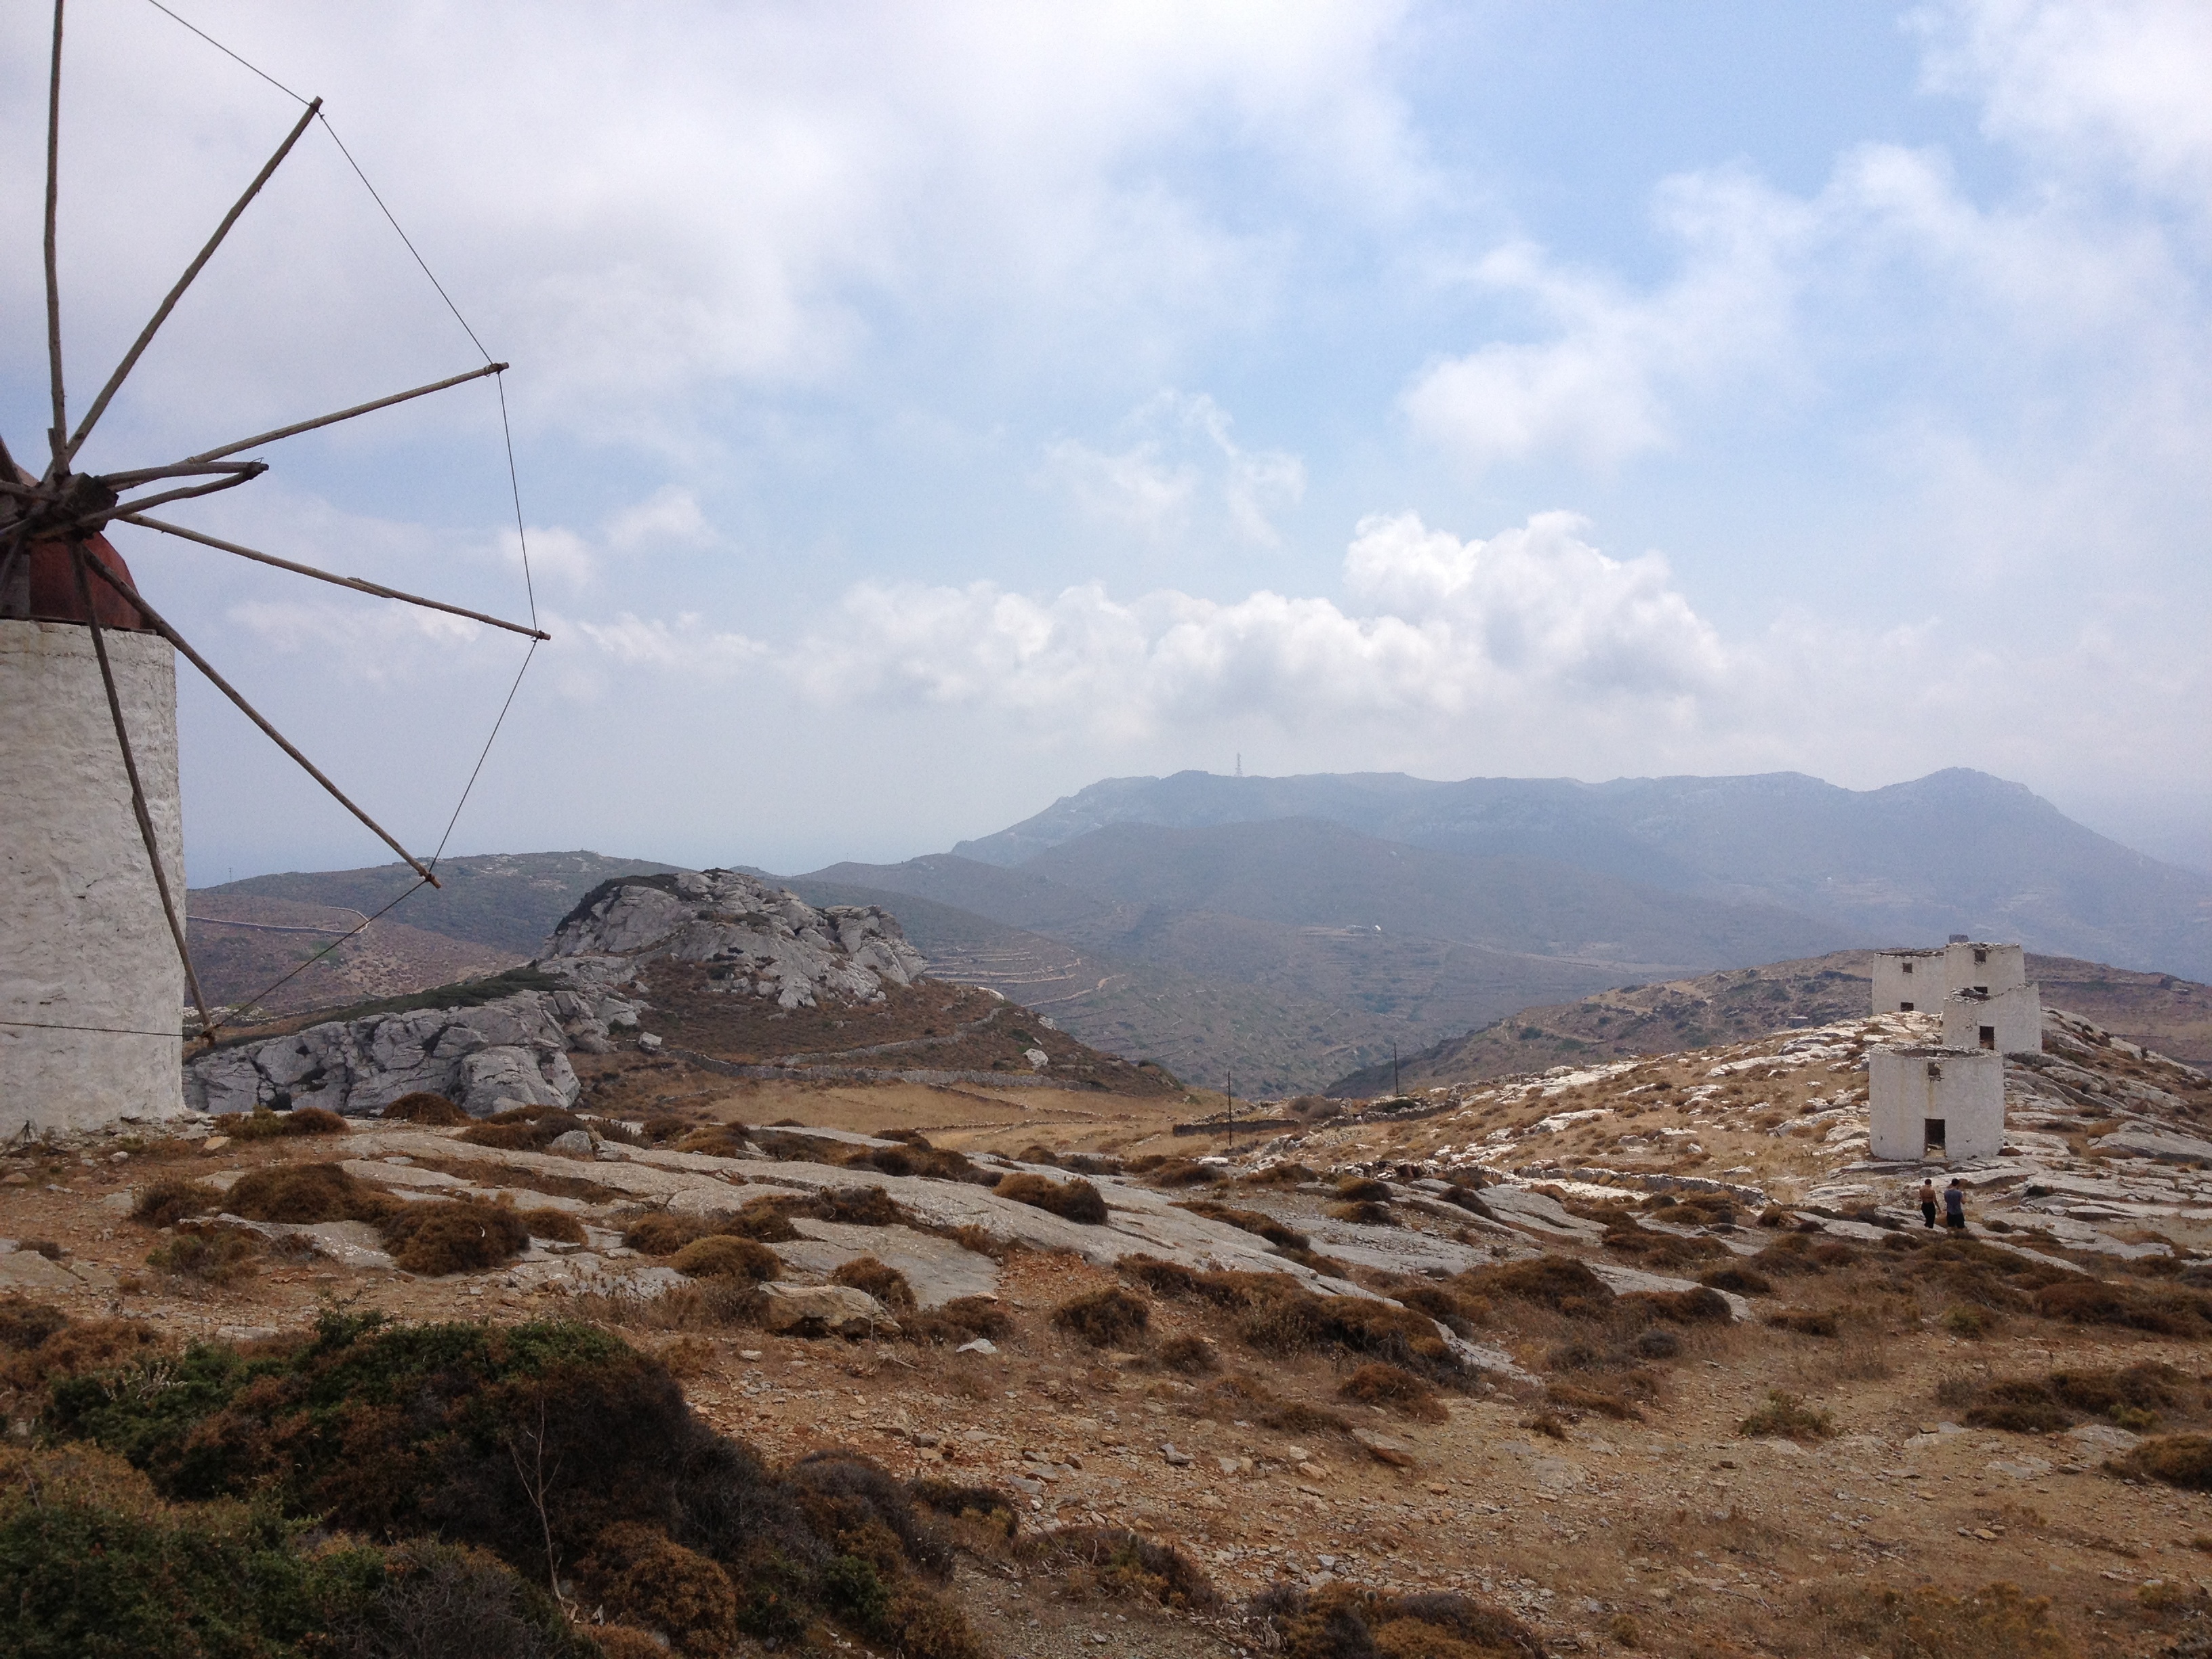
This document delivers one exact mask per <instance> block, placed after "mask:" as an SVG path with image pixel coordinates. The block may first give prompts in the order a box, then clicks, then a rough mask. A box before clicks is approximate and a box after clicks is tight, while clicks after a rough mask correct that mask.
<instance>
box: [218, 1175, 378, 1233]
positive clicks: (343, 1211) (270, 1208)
mask: <svg viewBox="0 0 2212 1659" xmlns="http://www.w3.org/2000/svg"><path fill="white" fill-rule="evenodd" d="M222 1208H223V1209H224V1210H226V1211H228V1212H229V1213H230V1214H232V1215H235V1216H243V1217H245V1218H246V1219H247V1220H248V1221H283V1222H290V1223H294V1224H300V1225H306V1224H312V1223H313V1222H317V1221H374V1222H381V1221H383V1220H384V1219H385V1218H386V1217H387V1216H390V1215H392V1213H393V1212H396V1211H398V1210H399V1209H402V1208H404V1204H403V1203H402V1201H401V1200H398V1199H396V1198H394V1197H392V1195H391V1194H389V1193H386V1192H381V1191H379V1190H378V1189H377V1188H374V1187H372V1186H370V1185H369V1184H368V1182H365V1181H362V1180H358V1179H356V1177H355V1176H350V1175H348V1174H347V1173H346V1172H345V1170H343V1169H341V1168H340V1167H339V1166H338V1165H337V1164H270V1165H268V1166H267V1167H266V1168H264V1169H259V1170H248V1171H247V1172H246V1174H244V1175H242V1176H239V1178H238V1179H237V1180H236V1181H234V1182H232V1183H231V1188H230V1190H229V1191H228V1193H225V1194H223V1197H222Z"/></svg>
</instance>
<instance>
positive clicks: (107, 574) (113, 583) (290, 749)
mask: <svg viewBox="0 0 2212 1659" xmlns="http://www.w3.org/2000/svg"><path fill="white" fill-rule="evenodd" d="M87 563H88V566H89V568H90V570H91V573H92V574H94V575H95V576H97V577H99V578H100V580H102V581H104V582H106V584H107V585H108V586H110V587H112V588H113V589H114V590H115V591H116V592H118V593H119V594H121V595H122V596H123V600H124V603H125V604H126V605H130V606H131V607H132V608H133V609H134V610H136V611H137V612H138V614H139V615H140V616H142V617H144V618H145V619H146V625H147V626H148V627H149V628H151V629H153V630H154V631H155V633H156V634H159V635H161V637H162V638H163V639H165V640H167V641H168V642H169V643H170V644H171V645H173V646H174V647H176V648H177V651H178V653H179V655H180V656H182V657H184V658H185V659H186V660H188V661H189V662H190V663H191V665H192V666H193V667H195V668H197V669H198V670H199V671H200V672H201V673H203V674H204V675H206V676H207V677H208V681H209V683H210V684H212V685H213V686H214V687H215V689H216V690H218V691H220V692H222V695H223V696H226V697H228V698H229V699H230V700H231V702H234V703H235V704H236V705H237V706H238V709H239V712H240V714H244V715H245V716H246V719H248V720H252V722H253V723H254V724H255V725H256V726H259V727H260V728H261V729H262V731H263V732H264V733H266V734H267V736H268V738H269V740H270V742H271V743H273V744H276V746H277V747H278V748H279V749H281V750H283V751H284V752H285V753H286V754H288V755H289V756H290V757H292V758H293V759H294V760H295V761H296V762H298V763H299V764H300V767H301V770H303V771H305V772H306V773H307V775H308V776H309V777H311V778H313V780H314V781H316V782H317V783H319V784H321V785H322V786H323V787H324V788H325V789H326V790H328V791H329V792H330V795H331V799H333V800H335V801H337V804H338V805H341V806H343V807H344V808H345V810H346V811H349V812H350V813H352V814H353V815H354V817H356V818H359V819H360V820H361V821H362V823H363V824H365V825H367V826H368V829H370V830H371V831H372V832H373V833H374V835H375V836H376V838H377V839H378V840H379V841H380V842H383V843H384V844H385V845H386V847H389V848H391V849H392V851H393V852H395V853H397V854H399V856H400V858H401V859H402V860H404V862H405V863H406V865H407V867H408V868H409V869H410V870H412V871H414V872H415V873H416V875H418V876H420V877H422V879H423V880H425V881H427V882H428V883H429V884H430V885H431V886H433V887H438V886H441V885H442V883H441V882H440V881H439V879H438V878H437V877H435V876H434V875H432V874H431V873H430V871H429V868H428V866H426V865H424V864H423V862H422V860H420V859H418V858H416V856H415V855H414V854H412V853H410V852H409V851H408V850H407V849H406V848H404V847H402V846H401V845H400V844H399V843H398V842H397V841H395V840H393V839H392V836H391V835H390V833H389V832H387V831H386V829H385V828H384V826H383V825H382V824H380V823H378V822H377V821H376V820H375V819H374V818H373V817H369V815H368V813H366V812H364V811H362V810H361V808H359V807H358V806H356V805H354V804H353V802H352V801H351V800H350V799H348V798H347V796H346V793H345V791H344V790H343V789H341V788H339V787H337V785H336V784H335V783H332V782H331V781H330V779H329V778H327V777H325V775H323V772H322V769H321V768H319V767H318V766H317V765H316V764H315V763H314V762H313V761H311V760H309V759H308V758H307V757H306V756H305V755H303V754H301V752H300V751H299V750H297V749H296V748H295V747H294V746H293V745H292V744H291V743H290V742H289V741H288V740H287V739H286V738H285V736H284V734H283V732H279V731H278V730H277V729H276V727H275V726H271V725H270V723H269V722H268V721H267V720H264V719H263V718H262V714H261V711H260V710H259V709H258V708H255V707H254V706H253V705H252V703H250V702H246V699H245V698H244V697H243V696H240V695H239V691H238V688H237V687H235V686H234V685H233V684H231V683H230V682H229V681H228V680H227V679H225V678H223V677H222V675H221V674H218V673H217V672H216V670H215V665H214V664H212V663H210V661H209V660H208V659H206V658H205V657H203V656H202V655H200V653H198V652H197V651H195V650H193V649H192V647H191V645H189V644H188V643H186V641H185V636H184V635H181V634H179V633H178V632H177V630H176V629H173V628H172V627H170V626H169V624H168V623H167V622H165V621H164V620H162V617H161V613H160V612H159V611H155V609H154V607H153V606H152V605H149V604H147V603H146V601H145V600H144V599H142V598H140V597H139V595H138V594H137V592H135V591H133V590H132V588H131V586H130V584H128V583H127V582H125V580H123V579H122V578H121V577H120V576H118V575H117V574H115V573H114V572H113V571H112V570H110V569H108V568H107V567H106V565H104V564H100V563H99V562H95V561H87Z"/></svg>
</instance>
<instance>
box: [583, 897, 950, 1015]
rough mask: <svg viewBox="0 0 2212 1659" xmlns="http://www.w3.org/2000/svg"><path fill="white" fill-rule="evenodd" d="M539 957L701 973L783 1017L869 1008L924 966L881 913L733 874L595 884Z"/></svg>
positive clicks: (893, 923) (893, 922)
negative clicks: (820, 902) (830, 1006)
mask: <svg viewBox="0 0 2212 1659" xmlns="http://www.w3.org/2000/svg"><path fill="white" fill-rule="evenodd" d="M547 955H548V956H549V957H619V958H622V959H624V960H626V961H629V962H631V963H641V962H652V961H669V962H697V963H706V964H708V979H709V983H710V984H711V985H712V986H713V987H714V988H716V989H719V990H723V991H726V992H729V993H730V994H733V995H747V996H759V997H771V998H773V999H775V1002H776V1003H777V1005H778V1006H781V1007H785V1008H811V1007H813V1006H816V1005H817V1003H818V1002H819V1001H821V1000H824V999H827V1000H832V1001H837V1002H869V1001H873V1000H876V999H877V998H878V997H880V996H881V995H882V994H883V986H884V981H890V983H891V984H894V985H908V984H911V983H912V982H913V981H915V979H916V978H917V977H919V976H920V975H921V973H922V972H923V970H924V969H927V967H928V965H929V964H928V963H927V960H926V959H925V958H924V957H923V956H922V954H921V951H917V950H915V948H914V946H913V945H909V944H908V943H907V941H906V935H905V934H903V933H901V932H900V931H899V925H898V922H897V921H896V919H895V918H894V917H893V916H892V915H891V914H890V912H889V911H888V910H884V909H882V908H878V907H877V906H875V905H872V904H871V905H854V904H836V905H831V906H830V907H829V908H828V909H826V910H817V909H816V908H814V907H813V906H812V905H811V904H807V903H805V902H802V901H801V900H799V898H797V897H795V896H793V895H792V894H790V893H787V892H784V891H783V890H781V889H779V888H775V887H770V886H769V884H767V883H766V882H763V881H757V880H755V879H754V878H752V877H750V876H746V875H740V874H738V872H735V871H732V870H708V871H703V872H696V873H695V872H690V871H682V872H678V873H676V874H674V875H665V876H622V877H617V878H616V879H614V880H612V881H609V882H604V883H602V884H600V885H599V886H598V887H595V888H593V889H592V891H590V892H589V893H587V894H586V895H585V896H584V899H583V902H581V903H580V904H578V905H577V907H576V908H574V910H571V911H570V912H569V913H568V915H567V916H566V917H564V918H563V919H562V922H561V925H560V926H559V927H557V928H556V929H555V930H554V933H553V938H552V939H551V941H550V945H549V946H548V949H547Z"/></svg>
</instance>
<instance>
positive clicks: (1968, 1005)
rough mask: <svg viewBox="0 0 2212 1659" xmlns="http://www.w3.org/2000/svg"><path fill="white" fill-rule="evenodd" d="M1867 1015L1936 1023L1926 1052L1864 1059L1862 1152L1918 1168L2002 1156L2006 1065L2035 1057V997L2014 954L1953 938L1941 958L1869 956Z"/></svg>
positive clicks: (1935, 953)
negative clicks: (1936, 1019)
mask: <svg viewBox="0 0 2212 1659" xmlns="http://www.w3.org/2000/svg"><path fill="white" fill-rule="evenodd" d="M1874 1012H1875V1013H1877V1014H1884V1013H1916V1012H1917V1013H1929V1014H1940V1015H1941V1016H1942V1021H1943V1040H1942V1043H1941V1045H1940V1046H1937V1047H1934V1048H1880V1049H1876V1050H1875V1052H1874V1053H1873V1054H1869V1056H1868V1059H1867V1094H1868V1101H1869V1106H1868V1114H1867V1115H1868V1123H1867V1130H1868V1152H1869V1154H1870V1155H1871V1156H1873V1157H1875V1158H1885V1159H1896V1160H1905V1161H1917V1160H1919V1159H1922V1158H1929V1157H1931V1156H1932V1157H1940V1158H1946V1159H1954V1160H1955V1159H1963V1158H1994V1157H1996V1155H1997V1153H1999V1152H2002V1150H2003V1149H2004V1057H2005V1055H2007V1054H2039V1053H2041V1052H2042V1049H2043V996H2042V993H2041V990H2040V989H2039V987H2037V986H2036V985H2034V984H2033V983H2032V982H2031V981H2029V979H2028V977H2027V957H2026V955H2025V953H2024V951H2022V950H2021V946H2019V945H1992V944H1990V943H1988V942H1987V941H1984V940H1978V939H1967V938H1966V937H1965V936H1964V935H1963V934H1955V933H1954V935H1952V937H1951V939H1950V940H1949V942H1948V943H1947V944H1946V945H1943V946H1942V949H1940V950H1927V951H1881V953H1879V954H1878V955H1877V956H1876V957H1875V967H1874Z"/></svg>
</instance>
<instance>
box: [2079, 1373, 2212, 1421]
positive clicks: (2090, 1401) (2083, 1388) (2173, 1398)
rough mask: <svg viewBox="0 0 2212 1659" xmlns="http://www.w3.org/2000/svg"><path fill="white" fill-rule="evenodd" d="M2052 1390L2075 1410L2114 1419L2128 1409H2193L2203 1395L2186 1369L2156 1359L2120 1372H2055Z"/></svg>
mask: <svg viewBox="0 0 2212 1659" xmlns="http://www.w3.org/2000/svg"><path fill="white" fill-rule="evenodd" d="M2051 1393H2052V1394H2054V1395H2057V1397H2058V1398H2059V1399H2060V1400H2061V1401H2064V1402H2065V1403H2066V1404H2067V1405H2069V1406H2070V1407H2073V1408H2074V1409H2075V1411H2079V1412H2087V1413H2090V1414H2091V1415H2093V1416H2096V1417H2112V1418H2117V1417H2118V1414H2119V1413H2123V1412H2128V1411H2135V1412H2172V1411H2191V1410H2194V1409H2195V1408H2196V1407H2197V1405H2198V1404H2199V1402H2200V1401H2201V1400H2202V1397H2203V1394H2202V1389H2200V1387H2199V1385H2198V1384H2197V1383H2195V1382H2194V1381H2192V1380H2191V1378H2190V1377H2189V1376H2188V1375H2187V1374H2186V1373H2185V1372H2183V1371H2181V1370H2177V1369H2176V1368H2175V1367H2173V1366H2172V1365H2166V1364H2160V1362H2159V1361H2157V1360H2155V1359H2153V1360H2146V1361H2144V1362H2143V1363H2142V1364H2136V1365H2130V1366H2128V1367H2127V1368H2126V1369H2125V1370H2117V1371H2093V1370H2084V1371H2053V1372H2052V1373H2051Z"/></svg>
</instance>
